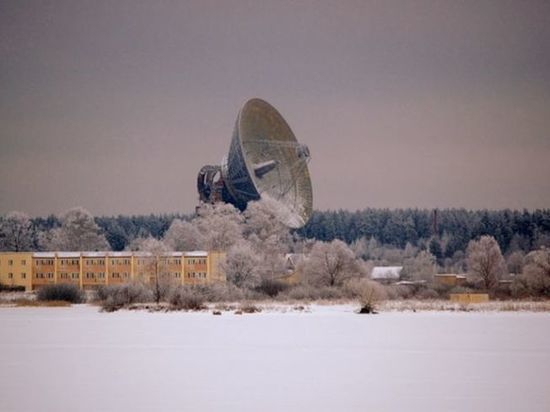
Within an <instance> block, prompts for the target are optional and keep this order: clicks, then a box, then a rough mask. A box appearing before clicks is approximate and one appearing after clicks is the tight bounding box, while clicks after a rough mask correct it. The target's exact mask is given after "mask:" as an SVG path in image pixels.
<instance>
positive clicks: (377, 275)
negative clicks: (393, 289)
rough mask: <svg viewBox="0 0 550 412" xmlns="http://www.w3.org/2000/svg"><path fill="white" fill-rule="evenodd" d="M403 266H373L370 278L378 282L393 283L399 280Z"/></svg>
mask: <svg viewBox="0 0 550 412" xmlns="http://www.w3.org/2000/svg"><path fill="white" fill-rule="evenodd" d="M402 270H403V266H375V267H373V268H372V271H371V273H370V277H371V279H373V280H377V281H379V282H388V283H389V282H395V281H397V280H399V277H400V276H401V271H402Z"/></svg>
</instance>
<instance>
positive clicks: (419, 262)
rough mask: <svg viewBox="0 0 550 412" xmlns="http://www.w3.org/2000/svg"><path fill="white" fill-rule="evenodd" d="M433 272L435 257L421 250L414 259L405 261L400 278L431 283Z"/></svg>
mask: <svg viewBox="0 0 550 412" xmlns="http://www.w3.org/2000/svg"><path fill="white" fill-rule="evenodd" d="M435 272H436V263H435V256H434V255H432V254H431V253H430V252H428V251H427V250H423V251H421V252H420V253H419V254H418V255H416V256H415V257H412V258H408V259H405V261H404V263H403V270H402V271H401V276H403V277H405V278H408V279H413V280H425V281H427V282H431V281H432V280H433V277H434V275H435Z"/></svg>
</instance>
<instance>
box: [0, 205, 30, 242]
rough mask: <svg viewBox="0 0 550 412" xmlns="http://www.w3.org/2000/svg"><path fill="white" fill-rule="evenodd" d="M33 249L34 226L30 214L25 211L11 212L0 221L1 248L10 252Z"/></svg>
mask: <svg viewBox="0 0 550 412" xmlns="http://www.w3.org/2000/svg"><path fill="white" fill-rule="evenodd" d="M32 249H33V228H32V223H31V220H30V218H29V216H28V215H27V214H25V213H23V212H18V211H13V212H9V213H8V214H7V215H6V216H5V217H4V218H3V219H2V220H1V221H0V250H7V251H10V252H20V251H30V250H32Z"/></svg>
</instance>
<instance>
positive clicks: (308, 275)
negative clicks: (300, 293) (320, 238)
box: [303, 240, 364, 286]
mask: <svg viewBox="0 0 550 412" xmlns="http://www.w3.org/2000/svg"><path fill="white" fill-rule="evenodd" d="M362 269H363V268H362V266H361V265H360V262H359V261H358V260H357V259H356V257H355V254H354V253H353V251H352V250H351V249H350V248H349V246H348V245H347V244H345V243H344V242H342V241H341V240H333V241H332V242H330V243H327V242H317V243H315V245H314V246H313V248H312V249H311V253H310V255H309V258H308V259H307V260H306V261H305V262H304V266H303V271H304V276H305V279H306V280H307V281H308V282H309V283H312V284H314V285H318V286H340V285H342V284H343V283H344V281H346V280H347V279H350V278H352V277H354V276H361V275H364V273H363V270H362Z"/></svg>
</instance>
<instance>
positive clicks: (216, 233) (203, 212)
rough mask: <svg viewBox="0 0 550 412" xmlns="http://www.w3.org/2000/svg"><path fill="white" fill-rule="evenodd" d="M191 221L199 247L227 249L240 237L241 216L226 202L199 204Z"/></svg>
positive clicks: (241, 231) (241, 229) (241, 230)
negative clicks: (196, 234) (197, 237)
mask: <svg viewBox="0 0 550 412" xmlns="http://www.w3.org/2000/svg"><path fill="white" fill-rule="evenodd" d="M192 223H193V225H195V227H196V228H197V232H198V236H200V239H199V243H198V244H199V245H200V248H201V249H206V250H228V249H229V248H230V247H231V246H233V245H235V244H236V243H238V242H239V241H240V240H241V239H242V233H243V228H242V223H243V216H242V215H241V213H240V212H239V211H238V210H237V209H236V208H235V207H233V206H232V205H230V204H228V203H221V202H220V203H215V204H213V205H211V204H203V205H201V207H200V208H199V210H198V212H197V217H196V218H195V219H193V222H192Z"/></svg>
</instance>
